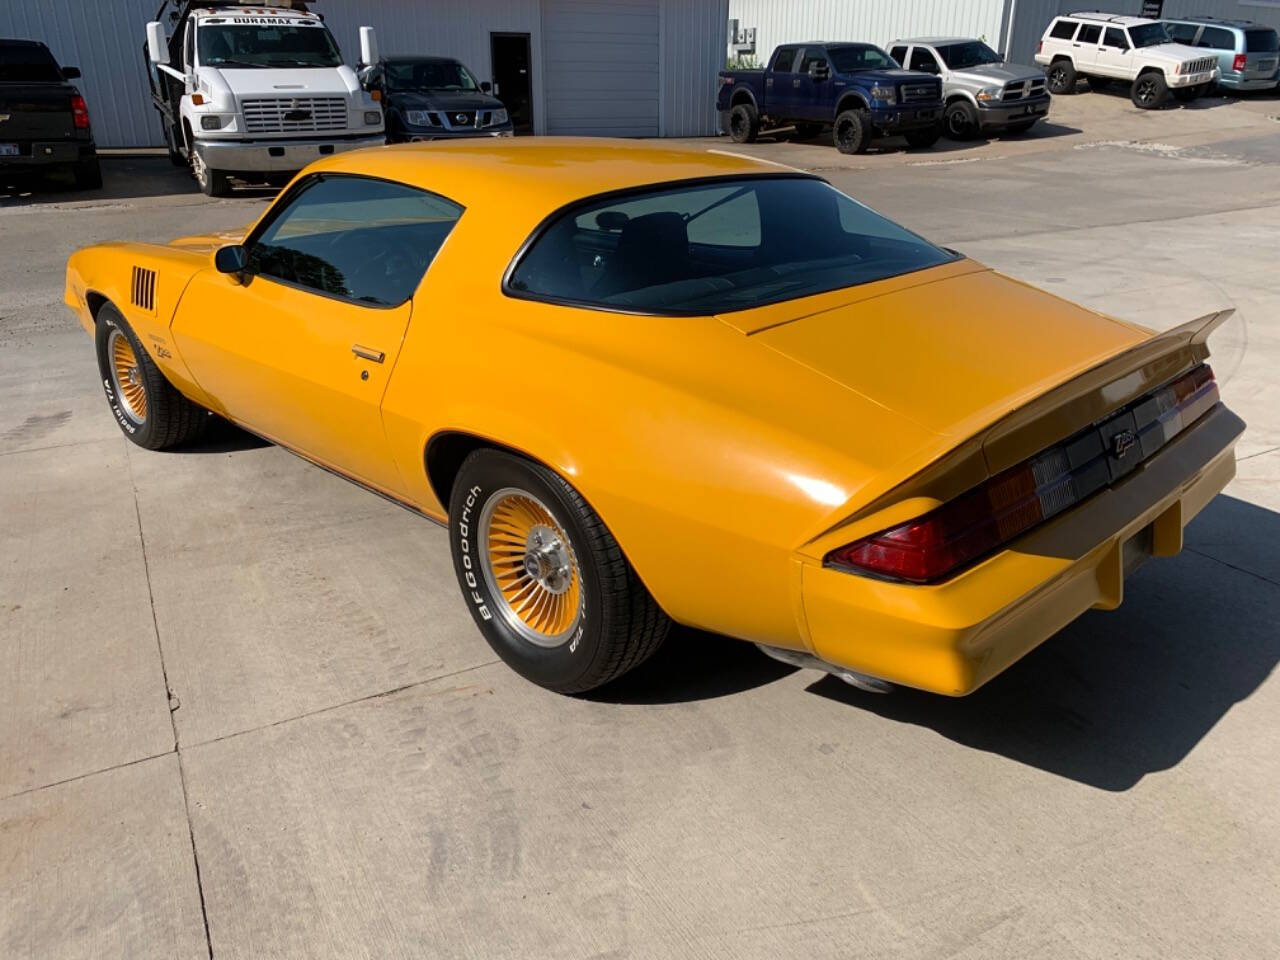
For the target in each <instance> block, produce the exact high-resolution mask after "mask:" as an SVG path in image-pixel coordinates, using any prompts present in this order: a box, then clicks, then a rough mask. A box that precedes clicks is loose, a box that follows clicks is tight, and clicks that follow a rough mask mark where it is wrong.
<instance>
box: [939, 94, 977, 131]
mask: <svg viewBox="0 0 1280 960" xmlns="http://www.w3.org/2000/svg"><path fill="white" fill-rule="evenodd" d="M943 123H944V124H945V125H946V128H947V136H948V137H950V138H951V139H952V140H972V139H973V138H974V137H976V136H977V135H978V111H977V110H976V109H974V106H973V104H971V103H969V102H968V101H967V100H957V101H956V102H955V103H953V104H951V105H949V106H948V107H947V112H946V113H945V114H944V115H943Z"/></svg>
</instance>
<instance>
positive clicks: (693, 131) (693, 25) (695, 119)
mask: <svg viewBox="0 0 1280 960" xmlns="http://www.w3.org/2000/svg"><path fill="white" fill-rule="evenodd" d="M728 20H729V0H662V135H663V136H667V137H701V136H708V135H710V134H713V133H715V131H716V110H715V96H716V76H717V74H719V72H720V70H722V69H723V67H724V59H725V38H726V27H727V24H728Z"/></svg>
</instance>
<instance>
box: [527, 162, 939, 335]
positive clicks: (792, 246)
mask: <svg viewBox="0 0 1280 960" xmlns="http://www.w3.org/2000/svg"><path fill="white" fill-rule="evenodd" d="M955 257H956V255H955V254H952V253H950V252H948V251H946V250H941V249H939V248H938V247H935V246H933V245H932V244H930V243H928V242H927V241H925V240H923V239H921V238H920V237H918V236H916V235H915V234H913V233H911V232H909V231H907V230H905V229H904V228H902V227H900V226H898V225H897V224H895V223H892V222H890V221H889V220H886V219H885V218H884V217H882V216H880V215H879V214H877V213H874V212H873V211H871V210H869V209H867V208H866V207H864V206H863V205H862V204H860V203H858V202H857V201H855V200H851V199H850V198H849V197H846V196H845V195H844V194H842V193H840V192H839V191H838V190H836V189H835V188H834V187H832V186H831V185H830V184H828V183H826V182H824V181H822V180H818V179H817V178H814V177H808V176H786V175H783V176H773V177H758V178H751V179H742V178H732V179H717V180H716V181H714V182H711V183H707V182H703V183H698V184H694V185H689V186H685V187H677V188H675V189H666V190H650V191H644V192H640V193H636V192H632V191H628V192H627V193H625V194H623V195H622V196H616V195H615V196H613V197H600V198H597V199H595V200H590V201H586V202H585V203H582V204H575V205H574V206H573V207H571V208H569V209H568V210H567V211H565V212H563V213H561V214H560V215H559V216H558V217H557V218H556V219H554V220H553V221H552V222H551V225H550V226H549V227H547V228H545V229H544V230H543V231H542V232H541V233H540V234H538V235H536V237H535V239H534V241H533V243H532V244H531V245H530V246H529V249H528V252H527V253H525V254H524V255H523V256H522V257H521V258H520V260H519V262H518V263H517V264H516V266H515V268H514V269H513V270H512V272H511V275H510V279H509V280H508V282H507V289H508V291H509V292H511V293H514V294H515V295H517V296H526V297H529V298H531V299H546V300H554V301H569V302H572V303H578V304H582V305H584V306H588V307H597V308H600V309H605V310H621V311H635V312H640V313H657V314H675V315H682V314H684V315H706V314H714V313H726V312H729V311H733V310H746V309H749V308H751V307H758V306H761V305H763V304H766V303H776V302H778V301H780V300H791V299H795V298H797V297H806V296H809V295H811V294H815V293H822V292H823V291H826V290H836V289H840V288H843V287H853V286H857V285H859V284H863V283H871V282H873V281H875V280H883V279H884V278H886V277H893V276H897V275H899V274H903V273H910V272H912V271H915V270H923V269H925V268H926V267H932V266H936V265H938V264H940V263H946V262H948V261H950V260H953V259H955Z"/></svg>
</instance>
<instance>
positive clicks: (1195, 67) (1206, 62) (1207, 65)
mask: <svg viewBox="0 0 1280 960" xmlns="http://www.w3.org/2000/svg"><path fill="white" fill-rule="evenodd" d="M1216 63H1217V61H1216V60H1214V59H1213V57H1201V58H1200V59H1199V60H1192V61H1191V62H1190V63H1189V64H1187V69H1186V71H1185V72H1186V73H1208V72H1209V71H1210V70H1212V69H1213V68H1214V65H1215V64H1216Z"/></svg>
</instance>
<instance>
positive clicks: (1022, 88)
mask: <svg viewBox="0 0 1280 960" xmlns="http://www.w3.org/2000/svg"><path fill="white" fill-rule="evenodd" d="M1044 86H1045V80H1044V77H1036V78H1034V79H1032V80H1014V81H1013V82H1012V83H1006V84H1005V85H1004V94H1003V95H1002V96H1001V98H1000V99H1002V100H1028V99H1030V98H1032V97H1039V96H1043V95H1044Z"/></svg>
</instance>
